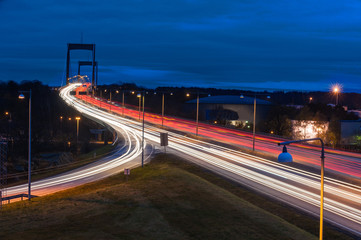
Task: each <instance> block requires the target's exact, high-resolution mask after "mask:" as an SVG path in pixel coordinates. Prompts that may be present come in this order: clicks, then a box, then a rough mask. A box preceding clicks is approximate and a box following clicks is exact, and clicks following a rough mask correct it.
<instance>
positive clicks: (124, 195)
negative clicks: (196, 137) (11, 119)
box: [0, 155, 348, 240]
mask: <svg viewBox="0 0 361 240" xmlns="http://www.w3.org/2000/svg"><path fill="white" fill-rule="evenodd" d="M264 209H267V211H266V210H264ZM275 214H277V215H279V216H276V215H275ZM281 217H282V218H284V219H285V220H283V219H282V218H281ZM296 225H297V226H298V227H297V226H296ZM301 228H303V229H301ZM304 229H305V230H304ZM317 233H318V220H317V219H313V218H310V217H307V216H304V215H302V214H300V213H296V212H294V211H291V210H289V209H288V208H286V207H284V206H282V205H280V204H278V203H276V202H273V201H270V200H269V199H266V198H263V197H261V196H259V195H256V194H254V193H252V192H250V191H248V190H246V189H243V188H241V187H240V186H237V185H236V184H234V183H232V182H229V181H227V180H225V179H223V178H220V177H218V176H216V175H214V174H213V173H211V172H209V171H206V170H204V169H202V168H199V167H197V166H195V165H193V164H190V163H187V162H185V161H183V160H181V159H179V158H176V157H174V156H170V155H167V156H166V157H165V155H158V156H156V157H155V158H154V159H153V160H152V162H151V163H150V164H148V165H146V166H145V167H144V168H143V169H142V168H137V169H134V170H132V172H131V176H130V177H129V179H128V180H126V179H125V177H124V175H123V174H118V175H116V176H113V177H110V178H107V179H104V180H102V181H98V182H94V183H90V184H87V185H84V186H81V187H77V188H74V189H71V190H67V191H63V192H59V193H56V194H53V195H49V196H46V197H41V198H34V199H33V200H32V201H31V202H28V201H23V202H17V203H14V204H10V205H7V206H5V207H4V208H3V209H2V210H1V211H0V239H246V240H248V239H257V240H260V239H275V240H276V239H277V240H280V239H300V240H305V239H317V237H316V236H317ZM325 238H328V239H348V236H346V235H343V234H342V233H340V232H337V231H335V230H333V229H330V228H329V227H327V226H326V229H325Z"/></svg>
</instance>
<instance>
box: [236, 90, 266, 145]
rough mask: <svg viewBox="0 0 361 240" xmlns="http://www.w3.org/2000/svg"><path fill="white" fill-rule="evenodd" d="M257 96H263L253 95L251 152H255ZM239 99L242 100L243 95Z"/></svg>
mask: <svg viewBox="0 0 361 240" xmlns="http://www.w3.org/2000/svg"><path fill="white" fill-rule="evenodd" d="M257 95H265V94H262V93H255V94H254V98H253V137H252V138H253V144H252V151H254V150H255V144H256V112H257V98H256V96H257ZM240 98H244V96H243V95H241V96H240ZM270 98H271V97H270V96H267V99H270Z"/></svg>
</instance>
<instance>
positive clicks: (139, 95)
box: [137, 93, 142, 120]
mask: <svg viewBox="0 0 361 240" xmlns="http://www.w3.org/2000/svg"><path fill="white" fill-rule="evenodd" d="M137 98H139V106H138V111H139V114H138V115H139V116H138V119H139V120H140V102H141V100H142V94H140V93H138V94H137Z"/></svg>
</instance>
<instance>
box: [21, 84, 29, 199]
mask: <svg viewBox="0 0 361 240" xmlns="http://www.w3.org/2000/svg"><path fill="white" fill-rule="evenodd" d="M23 93H29V150H28V200H29V201H30V199H31V89H30V90H29V91H20V95H19V99H24V98H25V96H24V94H23Z"/></svg>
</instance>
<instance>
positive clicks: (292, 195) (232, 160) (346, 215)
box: [8, 84, 361, 237]
mask: <svg viewBox="0 0 361 240" xmlns="http://www.w3.org/2000/svg"><path fill="white" fill-rule="evenodd" d="M79 85H80V84H72V85H69V86H67V87H66V88H64V89H63V90H62V91H61V96H62V98H63V99H64V100H65V101H66V102H67V103H68V104H70V105H71V106H73V107H74V108H76V109H77V110H78V111H80V112H82V113H83V114H85V115H89V116H91V117H93V118H97V119H99V120H100V121H103V122H104V123H106V124H108V125H109V126H111V127H112V128H113V129H115V130H116V131H117V132H118V134H121V135H123V136H124V138H125V139H126V144H124V145H122V146H119V151H118V156H110V157H109V158H107V159H103V160H101V161H99V162H96V163H93V164H90V165H87V166H84V167H83V168H81V169H76V170H74V171H72V172H69V173H64V174H61V175H59V176H55V177H52V178H48V179H44V180H41V181H37V182H34V183H33V189H34V194H39V195H42V194H46V193H50V192H53V191H57V190H60V189H63V188H67V187H72V186H76V185H80V184H83V183H85V182H89V181H94V180H97V179H101V178H103V177H106V176H109V175H111V174H114V173H116V172H119V171H121V170H122V168H124V164H129V165H137V164H139V162H140V160H139V155H140V152H141V148H140V136H141V130H142V126H141V123H140V122H139V121H136V120H132V119H127V118H123V117H120V116H118V115H114V114H113V113H111V112H108V111H104V109H103V106H100V105H101V104H108V103H104V102H102V103H100V102H99V100H97V99H94V98H91V97H88V96H81V97H80V96H78V99H77V98H76V97H75V96H71V95H70V94H69V93H70V91H71V90H73V89H75V88H77V87H79ZM79 98H81V99H79ZM106 106H107V105H106ZM108 107H109V109H108ZM116 107H117V106H107V107H106V110H112V111H113V109H110V108H115V110H116V111H120V112H118V114H122V109H118V110H117V109H116ZM118 108H119V106H118ZM127 111H129V116H131V115H132V114H133V115H134V116H133V117H136V118H138V111H134V110H127ZM146 115H147V117H151V115H153V114H146ZM147 119H149V118H147ZM172 124H176V123H172ZM177 124H178V123H177ZM162 131H164V130H163V129H160V128H157V127H155V126H154V125H148V124H146V125H145V140H146V142H147V143H148V145H146V147H147V148H146V150H147V151H146V153H147V156H149V154H150V152H151V151H152V150H153V148H152V147H150V146H151V145H155V147H158V146H157V144H155V143H156V142H159V132H162ZM201 131H205V130H204V129H202V130H201ZM222 131H223V130H222ZM203 134H204V133H203ZM227 141H228V140H227ZM149 143H150V144H149ZM272 144H274V143H272ZM274 145H275V144H274ZM311 147H312V146H311ZM307 148H308V146H307ZM275 149H279V148H275ZM300 149H301V148H300ZM168 151H170V152H172V153H174V154H177V155H180V156H181V157H183V158H185V159H188V160H190V161H192V162H195V163H196V164H199V165H201V166H203V167H205V168H208V169H210V170H212V171H214V172H217V173H218V174H220V175H222V176H224V177H227V178H229V179H232V180H234V181H236V182H238V183H240V184H244V185H245V186H247V187H250V188H253V189H255V190H257V191H260V192H261V193H263V194H267V195H269V196H272V197H273V198H276V199H278V200H280V201H283V202H285V203H287V204H290V205H292V206H294V207H296V208H299V209H301V210H303V211H306V212H308V213H310V214H313V215H315V216H318V215H319V202H320V199H319V186H320V180H319V175H318V174H313V173H309V172H306V171H302V170H300V169H296V168H293V167H291V166H289V165H286V164H279V163H277V162H273V161H269V160H267V159H263V158H260V157H255V156H253V155H249V154H245V153H242V152H238V151H235V150H232V149H229V148H226V147H222V146H218V145H215V144H211V143H207V142H204V141H200V140H196V139H192V138H188V137H185V136H183V135H180V134H176V133H173V132H169V147H168ZM307 151H311V152H312V153H309V154H314V155H317V151H314V150H312V149H307ZM301 153H302V152H301V150H300V154H301ZM329 155H330V153H328V154H327V155H326V158H327V159H328V157H329ZM137 157H138V159H137ZM349 157H351V158H352V157H353V156H349ZM25 189H26V186H24V185H23V186H18V187H14V188H9V189H8V193H9V194H8V195H11V194H13V193H16V192H25ZM21 190H22V191H21ZM324 204H325V205H324V218H325V220H326V221H328V222H330V223H332V224H335V225H337V226H339V227H341V228H343V229H345V230H347V231H350V232H352V233H353V234H355V235H357V236H359V237H361V187H360V186H356V185H352V184H349V183H345V182H342V181H339V180H336V179H332V178H327V177H326V178H325V203H324Z"/></svg>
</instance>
